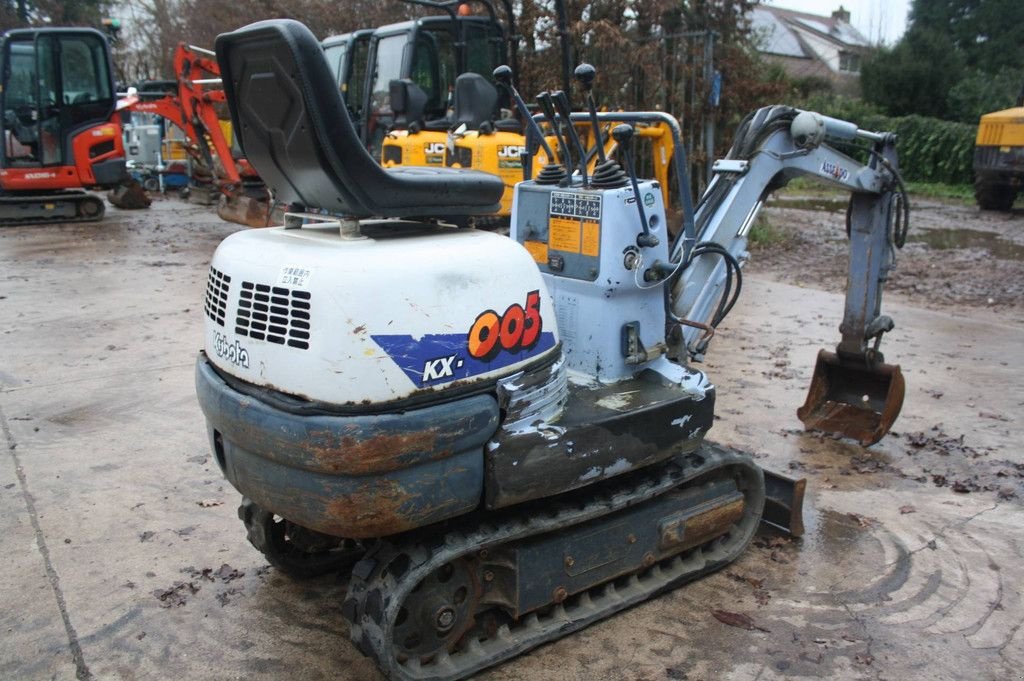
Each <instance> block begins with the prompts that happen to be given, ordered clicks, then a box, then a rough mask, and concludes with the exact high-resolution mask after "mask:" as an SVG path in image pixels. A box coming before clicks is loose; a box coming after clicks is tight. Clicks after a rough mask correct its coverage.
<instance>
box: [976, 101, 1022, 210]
mask: <svg viewBox="0 0 1024 681" xmlns="http://www.w3.org/2000/svg"><path fill="white" fill-rule="evenodd" d="M1022 185H1024V89H1022V90H1021V93H1020V95H1019V96H1018V97H1017V105H1016V106H1015V107H1013V108H1012V109H1006V110H1004V111H996V112H993V113H989V114H985V115H984V116H982V117H981V123H980V124H979V125H978V137H977V140H976V141H975V147H974V196H975V198H976V199H977V200H978V206H980V207H981V208H983V209H985V210H1010V208H1011V207H1012V206H1013V202H1014V200H1015V199H1016V198H1017V194H1018V193H1019V192H1020V190H1021V186H1022Z"/></svg>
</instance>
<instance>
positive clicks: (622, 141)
mask: <svg viewBox="0 0 1024 681" xmlns="http://www.w3.org/2000/svg"><path fill="white" fill-rule="evenodd" d="M612 138H614V139H615V141H616V142H618V143H619V146H625V145H627V144H629V141H630V140H632V139H633V126H632V125H630V124H629V123H620V124H619V125H616V126H615V127H614V128H612Z"/></svg>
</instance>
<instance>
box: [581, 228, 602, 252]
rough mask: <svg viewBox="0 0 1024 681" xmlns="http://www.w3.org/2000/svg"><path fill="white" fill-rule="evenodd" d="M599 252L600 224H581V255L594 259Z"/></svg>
mask: <svg viewBox="0 0 1024 681" xmlns="http://www.w3.org/2000/svg"><path fill="white" fill-rule="evenodd" d="M600 252H601V223H599V222H590V221H584V222H583V255H589V256H591V257H594V258H596V257H597V256H598V255H600Z"/></svg>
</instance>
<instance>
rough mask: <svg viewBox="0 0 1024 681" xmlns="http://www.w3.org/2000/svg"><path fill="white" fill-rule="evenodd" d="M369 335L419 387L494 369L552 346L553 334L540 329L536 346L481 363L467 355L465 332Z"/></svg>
mask: <svg viewBox="0 0 1024 681" xmlns="http://www.w3.org/2000/svg"><path fill="white" fill-rule="evenodd" d="M370 337H371V338H372V339H373V342H375V343H376V344H377V345H379V346H380V347H381V348H382V349H383V350H384V352H386V353H387V354H388V357H390V358H391V359H392V361H393V362H394V363H395V364H397V365H398V367H399V368H400V369H401V370H402V371H403V372H404V373H405V375H406V376H408V377H409V380H410V381H412V382H413V385H415V386H416V387H418V388H423V387H426V386H431V385H443V384H445V383H451V382H452V381H458V380H462V379H465V378H472V377H473V376H479V375H480V374H486V373H488V372H491V371H497V370H498V369H503V368H505V367H507V366H511V365H513V364H517V363H519V362H523V361H525V360H528V359H530V358H532V357H536V356H538V355H540V354H542V353H544V352H546V351H548V350H550V349H551V348H553V347H555V334H554V333H552V332H551V331H542V332H541V334H540V338H539V339H537V343H536V345H534V346H533V347H532V348H530V349H529V350H524V351H520V352H507V351H502V352H500V353H498V355H497V356H496V357H495V358H494V359H491V360H489V361H486V362H484V361H481V360H478V359H475V358H473V357H471V356H470V354H469V348H468V346H467V341H466V338H467V337H466V334H465V333H431V334H427V335H425V336H423V337H422V338H420V339H418V340H417V339H415V338H413V337H412V336H411V335H409V334H393V335H391V334H382V335H374V336H370Z"/></svg>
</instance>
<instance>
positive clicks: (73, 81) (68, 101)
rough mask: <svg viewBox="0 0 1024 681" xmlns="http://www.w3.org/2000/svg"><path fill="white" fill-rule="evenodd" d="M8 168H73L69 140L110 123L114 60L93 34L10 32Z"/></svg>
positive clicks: (6, 59) (1, 100)
mask: <svg viewBox="0 0 1024 681" xmlns="http://www.w3.org/2000/svg"><path fill="white" fill-rule="evenodd" d="M3 63H4V68H3V89H2V91H0V93H2V94H0V106H2V109H3V115H4V145H3V161H4V166H5V167H22V168H24V167H43V166H63V165H70V164H72V163H73V162H74V161H75V159H74V158H73V152H72V149H71V138H72V137H73V135H74V134H76V133H77V132H80V131H81V130H84V129H86V128H88V127H90V126H93V125H98V124H100V123H104V122H106V121H107V120H109V119H110V116H111V115H112V114H113V111H114V106H115V93H114V84H113V78H112V77H111V71H110V55H109V51H108V48H107V42H106V40H105V39H104V37H103V35H102V34H101V33H99V32H98V31H93V30H91V29H42V30H16V31H11V32H9V33H8V34H7V35H6V36H5V39H4V42H3Z"/></svg>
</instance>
